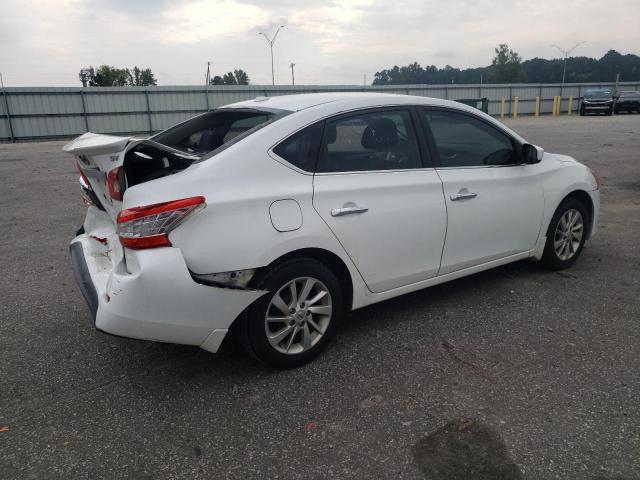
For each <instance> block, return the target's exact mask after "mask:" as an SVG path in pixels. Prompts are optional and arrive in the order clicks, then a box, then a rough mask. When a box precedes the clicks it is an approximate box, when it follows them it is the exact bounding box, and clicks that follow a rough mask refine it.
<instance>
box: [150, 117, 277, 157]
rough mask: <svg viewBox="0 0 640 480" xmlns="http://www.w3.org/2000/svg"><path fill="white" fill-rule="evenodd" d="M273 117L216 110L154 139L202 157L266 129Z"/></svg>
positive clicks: (166, 131)
mask: <svg viewBox="0 0 640 480" xmlns="http://www.w3.org/2000/svg"><path fill="white" fill-rule="evenodd" d="M274 116H275V115H274V114H273V113H271V112H265V111H261V110H239V109H233V110H232V109H227V110H225V109H222V110H214V111H213V112H208V113H205V114H204V115H200V116H197V117H195V118H192V119H191V120H187V121H186V122H183V123H181V124H179V125H176V126H175V127H172V128H170V129H168V130H165V131H164V132H160V133H159V134H157V135H156V136H154V137H152V138H151V139H152V140H153V141H155V142H158V143H161V144H163V145H167V146H169V147H173V148H176V149H178V150H182V151H183V152H187V153H191V154H196V155H200V156H202V155H205V154H207V153H209V152H211V151H213V150H216V149H217V148H219V147H221V146H222V145H224V144H226V143H227V142H230V141H231V140H233V139H235V138H237V137H239V136H240V135H243V134H245V133H247V132H249V131H251V130H253V129H256V128H258V127H260V126H262V125H265V124H266V123H268V122H269V121H271V120H272V119H273V117H274Z"/></svg>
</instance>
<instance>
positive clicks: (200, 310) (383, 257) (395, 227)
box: [64, 93, 600, 368]
mask: <svg viewBox="0 0 640 480" xmlns="http://www.w3.org/2000/svg"><path fill="white" fill-rule="evenodd" d="M64 150H65V151H66V152H69V153H71V154H73V155H74V156H75V157H76V159H77V166H78V169H79V171H80V185H81V189H82V192H83V196H84V199H85V202H86V203H87V205H88V210H87V215H86V218H85V221H84V225H83V227H82V228H81V229H80V231H79V232H78V235H77V237H76V238H75V239H73V241H72V242H71V257H72V264H73V268H74V272H75V276H76V280H77V283H78V285H79V287H80V290H81V291H82V293H83V295H84V297H85V300H86V301H87V303H88V305H89V307H90V310H91V312H92V314H93V317H94V320H95V326H96V328H97V329H99V330H102V331H104V332H108V333H112V334H115V335H120V336H125V337H132V338H138V339H146V340H156V341H162V342H172V343H182V344H189V345H197V346H200V347H202V348H204V349H206V350H208V351H210V352H216V351H217V350H218V348H219V347H220V345H221V343H222V341H223V340H224V339H225V338H226V336H227V334H228V333H229V332H230V331H234V333H235V334H236V336H237V337H238V338H239V339H240V341H241V343H242V344H243V345H244V346H245V347H246V349H247V351H248V352H249V353H251V354H252V355H254V356H255V357H256V358H258V359H259V360H261V361H263V362H265V363H267V364H269V365H272V366H275V367H278V368H290V367H295V366H298V365H301V364H303V363H305V362H307V361H309V360H311V359H312V358H314V357H315V356H316V355H317V354H318V353H319V352H320V351H322V349H323V348H324V347H325V346H326V345H327V343H328V342H329V341H330V339H331V337H332V336H333V335H334V333H335V330H336V328H337V327H338V325H339V323H340V320H341V319H342V318H343V317H344V315H345V313H346V312H348V311H350V310H353V309H357V308H360V307H363V306H365V305H369V304H372V303H375V302H379V301H382V300H385V299H388V298H391V297H395V296H398V295H402V294H404V293H407V292H412V291H415V290H418V289H421V288H425V287H428V286H431V285H435V284H438V283H442V282H445V281H448V280H452V279H455V278H459V277H462V276H465V275H470V274H473V273H476V272H479V271H481V270H485V269H488V268H492V267H495V266H498V265H503V264H505V263H508V262H513V261H517V260H522V259H527V258H530V259H537V260H541V261H542V262H543V263H544V264H545V265H546V266H548V267H550V268H553V269H560V268H566V267H568V266H570V265H571V264H573V262H574V261H575V260H576V259H577V257H578V256H579V254H580V252H581V250H582V247H583V245H584V242H585V241H586V240H587V239H588V238H589V237H590V236H592V235H593V233H594V232H595V228H596V223H597V218H598V210H599V203H600V197H599V191H598V184H597V181H596V179H595V177H594V176H593V174H592V173H591V171H590V170H589V169H588V168H587V167H585V166H584V165H582V164H580V163H578V162H577V161H575V160H573V159H572V158H570V157H567V156H564V155H557V154H549V153H544V152H543V150H542V149H541V148H539V147H536V146H534V145H531V144H529V143H527V142H526V140H524V139H523V138H521V137H520V136H519V135H518V134H516V133H515V132H513V131H511V130H510V129H508V128H506V127H505V126H504V125H503V124H501V123H499V122H497V121H496V120H494V119H493V118H491V117H489V116H488V115H485V114H483V113H481V112H479V111H478V110H475V109H472V108H470V107H467V106H465V105H462V104H460V103H454V102H449V101H444V100H437V99H432V98H422V97H415V96H402V95H383V94H353V93H342V94H340V93H329V94H306V95H292V96H280V97H273V98H258V99H255V100H251V101H245V102H241V103H237V104H233V105H228V106H226V107H222V108H219V109H216V110H213V111H211V112H208V113H205V114H203V115H200V116H198V117H195V118H193V119H191V120H188V121H186V122H184V123H182V124H179V125H177V126H175V127H173V128H170V129H169V130H166V131H164V132H161V133H159V134H157V135H155V136H153V137H151V138H149V139H146V140H143V139H136V138H123V137H114V136H108V135H95V134H91V133H87V134H85V135H82V136H81V137H79V138H77V139H76V140H74V141H72V142H70V143H69V144H67V145H66V146H65V147H64Z"/></svg>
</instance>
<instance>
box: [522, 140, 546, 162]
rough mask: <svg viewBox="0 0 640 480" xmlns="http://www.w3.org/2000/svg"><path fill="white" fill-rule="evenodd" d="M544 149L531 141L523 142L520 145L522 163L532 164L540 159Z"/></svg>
mask: <svg viewBox="0 0 640 480" xmlns="http://www.w3.org/2000/svg"><path fill="white" fill-rule="evenodd" d="M543 155H544V149H543V148H541V147H538V146H536V145H532V144H531V143H525V144H524V145H523V146H522V158H523V159H524V163H526V164H529V165H532V164H534V163H538V162H540V161H541V160H542V157H543Z"/></svg>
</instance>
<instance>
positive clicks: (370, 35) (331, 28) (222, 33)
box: [0, 0, 640, 85]
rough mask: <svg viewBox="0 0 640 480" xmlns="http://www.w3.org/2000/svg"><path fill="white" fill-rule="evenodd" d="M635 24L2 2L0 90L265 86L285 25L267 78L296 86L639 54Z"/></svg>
mask: <svg viewBox="0 0 640 480" xmlns="http://www.w3.org/2000/svg"><path fill="white" fill-rule="evenodd" d="M619 12H625V14H624V15H618V13H619ZM639 17H640V3H639V2H638V1H637V0H609V2H608V3H607V8H606V14H604V15H603V7H602V3H601V1H600V0H565V1H563V2H558V1H557V0H537V1H536V2H530V1H528V0H526V1H525V0H395V1H394V2H389V1H386V0H385V1H383V0H325V1H314V0H137V1H135V2H131V1H130V0H3V5H2V15H0V70H1V71H2V73H3V75H4V78H5V82H6V83H7V84H9V85H78V80H77V72H78V70H79V69H80V68H81V67H83V66H86V65H94V66H96V65H99V64H102V63H108V64H112V65H116V66H128V67H132V66H133V65H140V66H149V67H151V68H152V69H153V71H154V72H155V73H156V76H157V78H158V79H159V81H160V83H161V84H195V83H200V82H201V81H202V79H203V78H204V69H205V68H206V62H207V61H212V62H213V66H214V71H215V72H216V73H218V74H219V73H223V72H226V71H229V70H233V69H234V68H243V69H245V70H246V71H248V72H249V74H250V76H251V80H252V83H256V84H259V83H270V82H271V71H270V68H271V62H270V56H269V48H268V45H267V44H266V42H265V41H264V39H263V38H260V37H259V36H258V32H259V31H270V32H273V31H274V29H275V27H276V26H277V25H280V24H286V25H287V26H286V28H285V29H284V30H283V31H282V32H281V33H280V35H279V37H278V40H277V42H276V45H275V49H274V55H275V67H276V79H277V81H279V82H285V81H288V80H289V78H290V71H289V70H288V68H287V67H288V64H289V63H290V62H295V63H296V80H297V82H300V83H309V84H326V83H330V84H331V83H333V84H360V83H362V81H363V76H364V75H365V74H366V75H367V76H368V78H369V81H371V80H372V78H373V73H374V72H375V71H378V70H381V69H383V68H387V67H390V66H393V65H396V64H397V65H403V64H407V63H409V62H413V61H417V62H419V63H421V64H423V65H425V64H435V65H437V66H444V65H446V64H450V65H453V66H460V67H466V66H480V65H487V64H488V63H490V61H491V58H492V55H493V48H494V47H495V46H496V45H497V44H498V43H505V42H506V43H508V44H509V45H510V46H511V48H513V49H514V50H516V51H517V52H519V53H520V54H521V55H522V57H523V58H531V57H534V56H539V57H545V58H551V57H555V56H557V52H556V51H555V50H554V49H551V48H550V47H549V45H550V44H551V43H558V44H560V45H573V44H575V43H576V42H578V41H580V40H587V43H586V44H585V45H582V46H580V48H579V49H578V51H576V54H580V55H588V56H596V57H599V56H601V55H603V54H604V53H605V52H606V51H607V50H608V49H610V48H614V49H617V50H619V51H621V52H623V53H638V47H639V46H640V31H639V30H638V28H637V25H636V23H637V19H638V18H639ZM585 27H586V28H585Z"/></svg>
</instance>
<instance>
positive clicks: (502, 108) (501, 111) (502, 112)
mask: <svg viewBox="0 0 640 480" xmlns="http://www.w3.org/2000/svg"><path fill="white" fill-rule="evenodd" d="M500 118H504V97H502V100H500Z"/></svg>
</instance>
